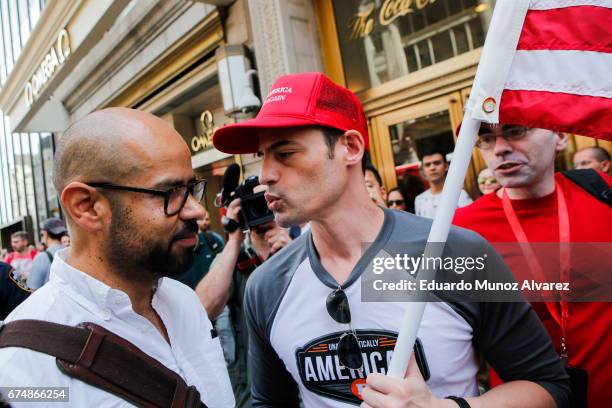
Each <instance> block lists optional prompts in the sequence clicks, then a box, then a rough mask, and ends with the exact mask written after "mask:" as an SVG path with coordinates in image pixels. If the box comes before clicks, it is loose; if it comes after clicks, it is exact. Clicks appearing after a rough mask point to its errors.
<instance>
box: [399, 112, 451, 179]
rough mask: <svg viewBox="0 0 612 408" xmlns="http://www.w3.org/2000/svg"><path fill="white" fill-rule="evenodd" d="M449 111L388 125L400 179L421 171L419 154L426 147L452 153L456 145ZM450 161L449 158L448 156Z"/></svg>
mask: <svg viewBox="0 0 612 408" xmlns="http://www.w3.org/2000/svg"><path fill="white" fill-rule="evenodd" d="M451 129H452V128H451V123H450V116H449V112H448V111H447V110H445V111H441V112H436V113H433V114H430V115H426V116H421V117H419V118H416V119H410V120H407V121H404V122H401V123H398V124H395V125H392V126H390V127H389V134H390V136H391V148H392V149H393V158H394V161H395V172H396V174H397V178H398V181H401V180H402V179H403V178H404V177H405V176H406V175H407V174H413V175H416V174H418V169H419V157H420V156H421V154H422V152H423V151H424V150H427V149H430V148H433V147H435V148H437V149H440V150H442V151H443V152H446V153H448V152H452V151H453V150H454V148H455V142H454V139H453V132H452V130H451ZM447 158H448V159H449V160H450V157H448V156H447Z"/></svg>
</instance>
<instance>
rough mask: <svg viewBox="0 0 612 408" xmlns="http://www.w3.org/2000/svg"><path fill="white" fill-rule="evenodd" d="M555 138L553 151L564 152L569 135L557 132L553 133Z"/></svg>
mask: <svg viewBox="0 0 612 408" xmlns="http://www.w3.org/2000/svg"><path fill="white" fill-rule="evenodd" d="M555 136H556V138H557V139H556V145H555V150H556V151H558V152H560V151H563V150H565V148H566V147H567V144H568V142H569V135H568V134H567V133H563V132H557V133H555Z"/></svg>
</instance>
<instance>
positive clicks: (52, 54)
mask: <svg viewBox="0 0 612 408" xmlns="http://www.w3.org/2000/svg"><path fill="white" fill-rule="evenodd" d="M70 52H71V48H70V35H69V34H68V31H67V30H66V29H63V30H62V31H60V32H59V34H58V35H57V40H56V41H55V44H54V45H53V46H52V47H51V49H50V50H49V51H48V52H47V53H46V54H45V56H44V58H43V60H42V62H41V63H40V65H39V66H38V68H37V69H36V71H34V74H33V75H32V77H31V78H30V80H29V81H28V82H27V83H26V85H25V89H24V92H25V98H26V102H27V103H28V106H32V104H33V103H34V102H35V101H36V99H38V96H39V95H40V92H41V91H42V90H43V89H44V87H45V85H46V84H47V83H48V82H49V80H50V79H51V78H53V75H54V74H55V72H56V71H57V69H58V68H60V67H61V66H62V65H64V62H65V61H66V59H67V58H68V56H69V55H70Z"/></svg>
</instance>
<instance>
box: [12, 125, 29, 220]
mask: <svg viewBox="0 0 612 408" xmlns="http://www.w3.org/2000/svg"><path fill="white" fill-rule="evenodd" d="M13 154H14V156H15V181H16V183H17V193H18V194H19V214H20V215H26V214H27V213H28V208H27V205H26V191H25V175H24V172H23V150H22V147H21V137H20V136H19V133H13Z"/></svg>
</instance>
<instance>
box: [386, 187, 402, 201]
mask: <svg viewBox="0 0 612 408" xmlns="http://www.w3.org/2000/svg"><path fill="white" fill-rule="evenodd" d="M394 191H397V192H398V193H400V195H401V196H402V198H403V199H404V201H406V197H404V193H403V192H402V190H400V189H399V187H395V188H392V189H391V190H389V192H387V197H389V195H390V194H391V193H392V192H394Z"/></svg>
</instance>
